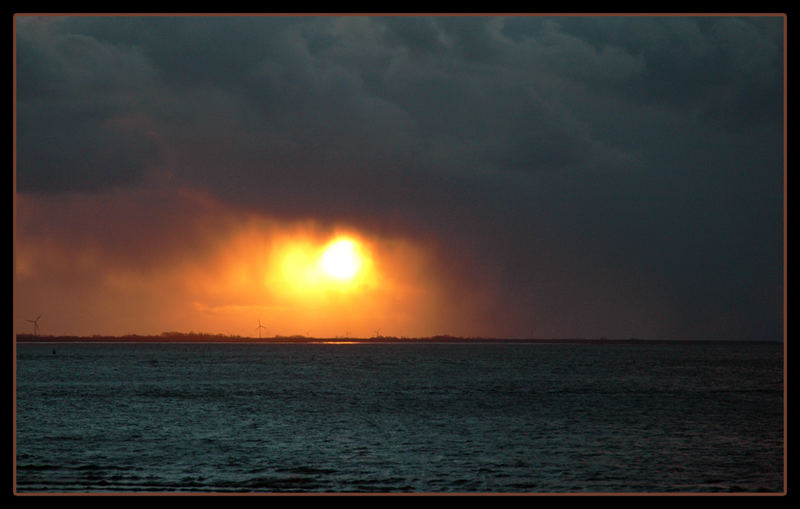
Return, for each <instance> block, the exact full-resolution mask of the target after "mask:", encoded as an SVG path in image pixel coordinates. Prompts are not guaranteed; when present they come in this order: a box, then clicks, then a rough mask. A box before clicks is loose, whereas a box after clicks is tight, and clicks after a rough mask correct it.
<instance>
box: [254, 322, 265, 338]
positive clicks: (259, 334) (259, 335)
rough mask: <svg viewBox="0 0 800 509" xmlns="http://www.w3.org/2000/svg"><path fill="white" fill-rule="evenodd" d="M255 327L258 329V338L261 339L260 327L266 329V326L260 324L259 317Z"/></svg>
mask: <svg viewBox="0 0 800 509" xmlns="http://www.w3.org/2000/svg"><path fill="white" fill-rule="evenodd" d="M256 329H258V339H261V329H266V327H264V326H263V325H261V319H259V320H258V327H256Z"/></svg>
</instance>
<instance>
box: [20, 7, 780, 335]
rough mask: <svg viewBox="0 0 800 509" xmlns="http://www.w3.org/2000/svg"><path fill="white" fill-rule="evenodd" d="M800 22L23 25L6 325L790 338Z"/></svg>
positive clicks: (139, 21) (91, 329)
mask: <svg viewBox="0 0 800 509" xmlns="http://www.w3.org/2000/svg"><path fill="white" fill-rule="evenodd" d="M784 29H785V20H784V18H783V17H780V16H749V17H735V16H712V17H693V16H654V17H650V16H549V15H515V16H483V15H481V16H216V17H215V16H172V17H170V16H73V17H69V16H42V17H36V16H16V17H15V45H16V61H15V66H16V68H15V71H16V89H15V93H16V102H15V105H16V129H15V135H16V168H15V213H14V221H15V229H14V265H15V266H14V271H15V280H14V329H15V332H17V333H26V332H32V324H31V323H29V322H28V321H27V320H31V319H34V318H36V317H37V316H39V315H41V318H40V319H39V322H38V324H39V333H40V334H54V335H62V334H64V335H67V334H77V335H92V334H112V335H121V334H159V333H161V332H165V331H182V332H189V331H195V332H208V333H213V334H217V333H220V334H235V335H243V336H256V335H257V334H259V333H261V334H263V335H265V336H273V335H284V336H287V335H295V334H299V335H310V336H317V337H335V336H352V337H373V336H378V335H383V336H398V337H403V336H405V337H423V336H432V335H438V334H450V335H455V336H464V337H500V338H599V337H608V338H630V337H636V338H659V339H753V340H765V339H766V340H775V339H781V338H783V323H784V321H783V300H784V295H785V294H784V288H783V281H784V262H783V250H784V248H783V242H784V240H783V238H784V237H783V236H784V233H783V232H784V212H783V211H784V188H783V186H784V168H783V165H784V118H783V117H784V104H783V101H784V90H783V86H784V72H785V71H784V55H783V48H784ZM343 239H344V240H345V241H346V242H350V243H351V244H350V245H351V246H352V247H353V249H354V250H355V252H357V254H356V255H354V256H355V258H354V259H353V260H355V261H353V260H350V262H352V263H356V265H357V270H356V275H355V276H352V277H351V276H348V277H345V278H340V277H338V276H336V275H335V274H334V273H332V272H326V271H325V270H324V264H322V262H321V260H322V258H323V257H324V254H325V252H326V251H325V250H326V249H327V248H328V247H330V246H331V245H332V244H331V243H335V242H336V241H337V240H343ZM259 320H260V321H261V323H262V324H263V325H264V328H263V329H256V327H257V326H258V325H259Z"/></svg>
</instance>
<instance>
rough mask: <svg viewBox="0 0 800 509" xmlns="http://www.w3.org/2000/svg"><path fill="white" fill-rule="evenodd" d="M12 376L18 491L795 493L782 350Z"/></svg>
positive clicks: (64, 361)
mask: <svg viewBox="0 0 800 509" xmlns="http://www.w3.org/2000/svg"><path fill="white" fill-rule="evenodd" d="M54 349H55V353H53V350H54ZM16 369H17V387H16V405H17V407H16V490H17V491H18V492H19V493H26V492H141V491H145V492H187V491H193V492H272V493H275V492H336V493H339V492H346V493H350V492H380V493H402V492H415V493H572V492H593V493H598V492H604V493H608V492H610V493H620V492H626V493H628V492H641V493H656V492H691V493H700V492H781V491H783V489H784V485H783V464H784V463H783V450H784V444H783V437H784V434H783V348H782V346H781V345H778V344H774V343H772V344H752V343H748V344H708V345H704V344H685V345H684V344H658V345H640V344H633V345H632V344H627V345H626V344H511V343H503V344H416V345H409V344H349V345H331V344H295V345H292V344H272V345H264V344H86V343H83V344H81V343H72V344H59V345H55V346H54V345H52V344H18V346H17V364H16Z"/></svg>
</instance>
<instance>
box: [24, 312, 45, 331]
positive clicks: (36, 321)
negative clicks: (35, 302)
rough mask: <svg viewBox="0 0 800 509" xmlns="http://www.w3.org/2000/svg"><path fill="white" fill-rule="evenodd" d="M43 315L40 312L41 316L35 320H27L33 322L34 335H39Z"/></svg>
mask: <svg viewBox="0 0 800 509" xmlns="http://www.w3.org/2000/svg"><path fill="white" fill-rule="evenodd" d="M41 317H42V315H41V314H40V315H39V316H37V317H36V319H35V320H25V321H26V322H30V323H32V324H33V335H34V336H38V335H39V318H41Z"/></svg>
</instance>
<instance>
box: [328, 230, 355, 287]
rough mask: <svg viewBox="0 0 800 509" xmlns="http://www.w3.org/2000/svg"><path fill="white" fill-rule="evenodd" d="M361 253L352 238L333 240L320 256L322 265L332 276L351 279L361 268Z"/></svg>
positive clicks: (342, 279) (346, 279)
mask: <svg viewBox="0 0 800 509" xmlns="http://www.w3.org/2000/svg"><path fill="white" fill-rule="evenodd" d="M361 263H362V262H361V255H360V254H359V253H358V250H357V246H356V244H355V242H353V241H352V240H350V239H337V240H335V241H333V242H332V243H331V244H330V245H329V246H328V247H327V248H325V252H324V253H322V257H321V258H320V265H321V266H322V268H323V269H324V270H325V272H327V273H328V274H329V275H330V276H331V277H333V278H335V279H338V280H340V281H349V280H351V279H353V277H355V275H356V274H357V273H358V271H359V269H361Z"/></svg>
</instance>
